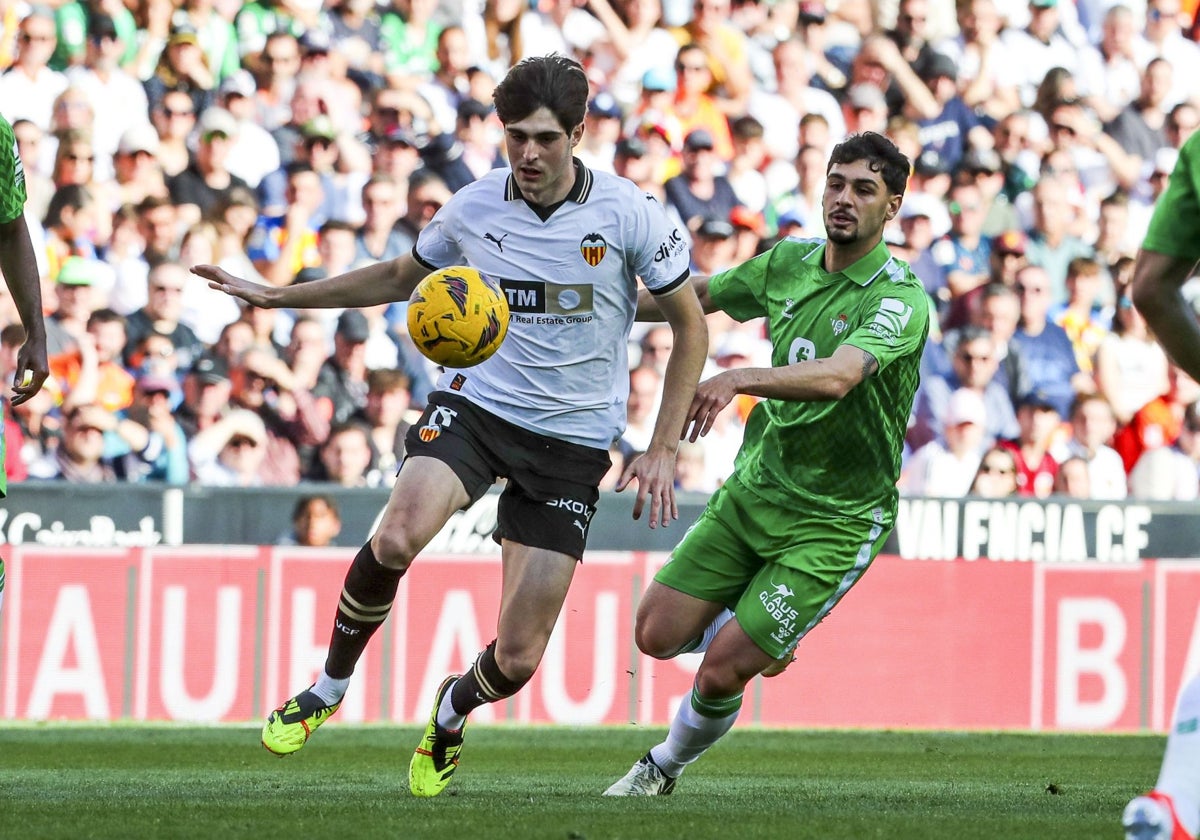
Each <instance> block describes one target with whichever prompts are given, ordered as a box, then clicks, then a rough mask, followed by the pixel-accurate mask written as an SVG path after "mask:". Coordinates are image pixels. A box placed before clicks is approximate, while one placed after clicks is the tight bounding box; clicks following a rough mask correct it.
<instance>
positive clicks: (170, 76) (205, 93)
mask: <svg viewBox="0 0 1200 840" xmlns="http://www.w3.org/2000/svg"><path fill="white" fill-rule="evenodd" d="M145 84H146V98H147V99H148V100H149V102H150V107H152V108H153V107H154V106H155V105H157V104H158V103H159V102H161V101H162V99H163V96H164V94H165V93H166V91H168V90H182V91H184V92H186V93H187V95H188V97H189V98H190V99H191V100H192V108H193V109H195V111H196V113H198V114H202V113H204V112H205V111H206V110H207V109H208V108H209V107H210V106H211V105H212V102H213V93H214V91H215V88H216V85H217V78H216V76H215V75H214V74H213V71H212V69H211V68H210V67H209V66H208V58H207V57H206V56H205V55H204V51H203V50H202V49H200V40H199V37H198V35H197V33H196V30H195V28H194V27H193V26H192V25H191V24H189V23H179V24H176V25H175V26H173V27H172V29H171V34H170V36H169V37H168V38H167V45H166V46H165V47H164V48H163V51H162V54H161V55H159V57H158V63H157V64H156V65H155V68H154V72H153V74H152V75H151V76H150V78H149V79H147V80H146V83H145Z"/></svg>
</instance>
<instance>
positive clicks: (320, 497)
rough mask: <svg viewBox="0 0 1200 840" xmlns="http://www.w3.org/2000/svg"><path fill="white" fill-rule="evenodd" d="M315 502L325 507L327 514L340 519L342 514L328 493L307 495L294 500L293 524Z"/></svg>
mask: <svg viewBox="0 0 1200 840" xmlns="http://www.w3.org/2000/svg"><path fill="white" fill-rule="evenodd" d="M315 502H320V503H321V504H323V505H325V507H327V508H328V509H329V512H330V513H332V514H333V515H334V516H336V517H337V518H338V519H341V518H342V512H341V511H340V510H338V503H337V500H336V499H334V498H333V496H331V495H329V494H328V493H309V494H307V495H304V496H301V497H299V498H298V499H296V504H295V505H293V506H292V521H293V522H295V521H296V520H297V519H299V518H300V517H301V516H302V515H304V513H305V512H307V511H308V506H309V505H311V504H313V503H315Z"/></svg>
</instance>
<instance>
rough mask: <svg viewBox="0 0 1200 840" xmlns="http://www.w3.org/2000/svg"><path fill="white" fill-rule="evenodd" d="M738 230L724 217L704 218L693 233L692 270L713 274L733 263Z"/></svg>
mask: <svg viewBox="0 0 1200 840" xmlns="http://www.w3.org/2000/svg"><path fill="white" fill-rule="evenodd" d="M735 233H736V231H735V230H734V229H733V225H732V224H730V223H729V222H728V221H726V220H725V219H723V218H715V219H711V218H710V219H702V220H701V221H700V223H699V224H698V225H697V226H696V229H695V230H694V231H693V234H692V271H694V272H696V273H698V274H705V275H712V274H716V273H717V272H720V271H724V270H725V269H727V268H729V267H730V266H732V265H733V259H734V255H735V254H736V253H737V239H736V238H735Z"/></svg>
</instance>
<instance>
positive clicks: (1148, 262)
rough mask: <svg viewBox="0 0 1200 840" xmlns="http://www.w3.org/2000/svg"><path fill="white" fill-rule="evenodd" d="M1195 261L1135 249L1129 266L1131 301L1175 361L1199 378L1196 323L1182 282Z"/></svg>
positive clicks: (1199, 347) (1199, 339)
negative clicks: (1136, 252) (1130, 271)
mask: <svg viewBox="0 0 1200 840" xmlns="http://www.w3.org/2000/svg"><path fill="white" fill-rule="evenodd" d="M1195 265H1196V261H1195V260H1192V259H1186V258H1180V257H1172V256H1168V255H1167V254H1160V253H1158V252H1157V251H1147V250H1145V249H1142V250H1141V251H1139V252H1138V255H1137V263H1136V264H1135V266H1134V269H1133V302H1134V305H1136V306H1137V308H1138V311H1139V312H1141V313H1142V317H1143V318H1145V319H1146V323H1147V324H1149V325H1150V329H1152V330H1153V331H1154V335H1155V337H1156V338H1157V339H1158V341H1159V343H1161V344H1162V346H1163V348H1164V349H1166V351H1167V354H1168V355H1169V356H1170V357H1171V358H1172V359H1173V360H1174V361H1175V364H1177V365H1179V366H1180V367H1181V368H1183V369H1184V370H1185V371H1186V372H1187V374H1188V375H1189V376H1191V377H1192V378H1193V379H1196V378H1197V377H1200V324H1197V322H1196V315H1195V314H1194V312H1193V310H1192V307H1191V306H1189V305H1188V303H1187V301H1185V300H1184V298H1183V293H1182V291H1181V289H1182V288H1183V284H1184V283H1185V282H1186V281H1187V279H1188V278H1189V277H1191V276H1192V269H1193V268H1194V267H1195Z"/></svg>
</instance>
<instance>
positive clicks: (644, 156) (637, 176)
mask: <svg viewBox="0 0 1200 840" xmlns="http://www.w3.org/2000/svg"><path fill="white" fill-rule="evenodd" d="M654 165H655V164H654V158H653V157H651V156H650V150H649V149H648V148H646V143H645V142H644V141H643V140H642V139H641V138H639V137H627V138H625V139H624V140H620V141H618V142H617V145H616V149H615V150H614V152H613V171H614V172H615V173H616V174H618V175H620V176H621V177H622V178H628V179H629V180H630V181H633V182H634V183H635V184H637V185H638V187H640V188H641V190H642V192H644V193H646V194H647V195H652V196H654V197H655V198H656V199H658V201H659V203H662V204H665V203H666V200H667V195H666V191H665V190H663V185H662V182H661V181H659V180H658V179H656V178H655V177H654Z"/></svg>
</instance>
